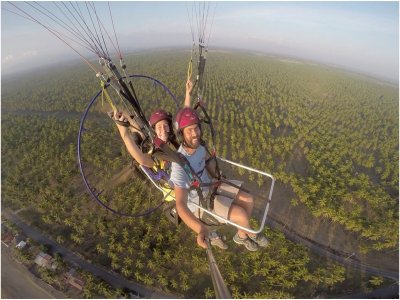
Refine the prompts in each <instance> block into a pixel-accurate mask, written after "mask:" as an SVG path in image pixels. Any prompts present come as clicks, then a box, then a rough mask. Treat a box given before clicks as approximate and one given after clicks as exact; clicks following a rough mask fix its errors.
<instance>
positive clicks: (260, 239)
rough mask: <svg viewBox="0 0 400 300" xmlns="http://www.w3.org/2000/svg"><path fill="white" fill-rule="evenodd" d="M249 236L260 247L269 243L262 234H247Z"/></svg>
mask: <svg viewBox="0 0 400 300" xmlns="http://www.w3.org/2000/svg"><path fill="white" fill-rule="evenodd" d="M249 238H250V239H251V240H253V241H254V242H256V243H257V245H258V246H260V247H263V248H265V247H267V246H268V245H269V242H268V240H267V238H266V237H265V236H264V235H262V234H257V235H256V236H249Z"/></svg>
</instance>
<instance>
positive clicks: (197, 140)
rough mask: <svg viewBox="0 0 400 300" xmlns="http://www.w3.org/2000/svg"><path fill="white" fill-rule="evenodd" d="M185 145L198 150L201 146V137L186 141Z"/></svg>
mask: <svg viewBox="0 0 400 300" xmlns="http://www.w3.org/2000/svg"><path fill="white" fill-rule="evenodd" d="M185 144H186V146H187V147H189V148H192V149H197V148H198V147H199V146H200V137H197V138H192V139H190V140H189V141H188V140H185Z"/></svg>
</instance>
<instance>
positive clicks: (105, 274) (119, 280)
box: [3, 211, 176, 298]
mask: <svg viewBox="0 0 400 300" xmlns="http://www.w3.org/2000/svg"><path fill="white" fill-rule="evenodd" d="M3 215H4V216H5V217H6V218H7V219H8V220H10V221H11V222H13V223H14V224H16V225H17V226H18V227H19V228H20V229H21V230H22V232H23V233H24V234H25V235H26V236H28V237H30V238H31V239H32V240H35V241H37V242H38V243H41V244H47V245H50V246H51V248H52V251H53V252H58V253H60V254H62V257H63V259H64V260H66V261H68V262H69V263H70V264H72V265H75V266H76V267H79V268H81V269H83V270H86V271H88V272H90V273H92V274H93V275H95V276H97V277H99V278H102V279H103V280H105V281H106V282H108V283H109V284H111V285H112V286H114V287H120V288H128V289H131V290H134V291H136V292H138V293H140V294H141V295H143V296H144V297H145V298H176V295H175V296H174V295H168V294H165V293H161V292H156V291H154V290H151V289H149V288H147V287H145V286H143V285H140V284H137V283H134V282H132V281H129V280H126V279H125V278H124V277H122V276H120V275H119V274H117V273H115V272H112V271H109V270H107V269H105V268H103V267H100V266H98V265H95V264H91V263H89V262H87V261H85V260H84V259H83V258H82V257H80V256H78V255H77V254H75V253H74V252H72V251H70V250H69V249H67V248H65V247H63V246H61V245H59V244H57V243H56V242H54V241H53V240H52V239H50V238H49V237H46V236H44V235H43V234H42V233H41V232H39V231H38V230H36V229H34V228H32V227H30V226H29V225H27V224H25V223H24V222H23V221H22V220H21V219H19V218H18V217H17V216H16V215H14V214H13V213H10V212H6V211H3ZM29 298H33V297H29Z"/></svg>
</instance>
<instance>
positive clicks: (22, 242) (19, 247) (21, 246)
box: [15, 241, 26, 250]
mask: <svg viewBox="0 0 400 300" xmlns="http://www.w3.org/2000/svg"><path fill="white" fill-rule="evenodd" d="M25 246H26V242H25V241H20V242H19V243H18V245H17V246H15V247H16V248H18V249H20V250H22V249H24V248H25Z"/></svg>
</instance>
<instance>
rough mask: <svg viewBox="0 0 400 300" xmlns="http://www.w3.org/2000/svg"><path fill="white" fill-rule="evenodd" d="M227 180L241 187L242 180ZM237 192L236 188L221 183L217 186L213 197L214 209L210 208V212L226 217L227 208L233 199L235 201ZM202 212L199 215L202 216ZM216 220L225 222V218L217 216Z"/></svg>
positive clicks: (228, 208)
mask: <svg viewBox="0 0 400 300" xmlns="http://www.w3.org/2000/svg"><path fill="white" fill-rule="evenodd" d="M229 181H230V182H232V183H233V184H234V185H237V186H239V187H241V186H242V184H243V181H239V180H229ZM238 194H239V189H238V188H236V187H233V186H231V185H229V184H226V183H222V184H221V185H220V186H219V187H218V189H217V194H216V195H215V197H214V209H213V210H212V212H213V213H215V214H216V215H218V216H220V217H223V218H224V219H228V215H229V210H230V208H231V205H232V203H233V201H235V199H236V197H237V196H238ZM203 213H204V211H201V212H200V217H202V216H203ZM218 221H219V222H221V223H226V221H225V220H222V219H219V218H218Z"/></svg>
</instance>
